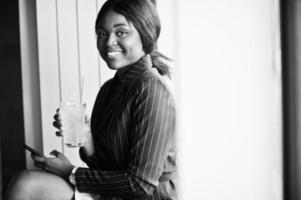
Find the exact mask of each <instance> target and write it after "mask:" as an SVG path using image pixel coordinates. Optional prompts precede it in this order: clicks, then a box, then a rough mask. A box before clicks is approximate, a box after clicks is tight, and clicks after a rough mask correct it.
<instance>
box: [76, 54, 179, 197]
mask: <svg viewBox="0 0 301 200" xmlns="http://www.w3.org/2000/svg"><path fill="white" fill-rule="evenodd" d="M175 120H176V119H175V103H174V98H173V95H172V94H171V92H170V90H169V89H168V87H167V85H166V84H165V82H164V79H163V78H162V77H161V75H160V74H159V73H158V72H157V70H156V69H155V68H153V67H152V63H151V59H150V55H146V56H144V57H142V58H141V59H140V60H139V61H138V62H137V63H136V64H134V65H133V66H131V67H129V69H128V70H127V71H126V72H125V73H124V74H123V75H122V77H118V74H117V73H116V75H115V77H114V78H113V79H111V80H109V81H108V82H106V83H105V84H104V85H103V86H102V88H101V89H100V91H99V94H98V96H97V99H96V101H95V105H94V108H93V112H92V118H91V130H92V136H93V139H94V145H95V153H94V154H93V155H92V156H90V157H85V156H84V154H83V152H81V150H80V156H81V158H82V160H83V161H85V162H86V163H87V165H88V166H89V168H78V169H77V171H76V173H75V182H76V187H77V189H78V190H79V191H81V192H88V193H96V194H100V195H101V196H103V197H104V198H109V199H176V188H175V174H176V162H175V160H176V158H175V156H176V155H175V154H176V151H175V150H176V149H175ZM113 197H115V198H113Z"/></svg>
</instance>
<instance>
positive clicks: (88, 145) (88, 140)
mask: <svg viewBox="0 0 301 200" xmlns="http://www.w3.org/2000/svg"><path fill="white" fill-rule="evenodd" d="M53 119H54V122H53V123H52V124H53V126H54V127H55V128H57V129H58V131H56V132H55V134H56V135H57V136H62V135H63V134H62V119H61V117H60V109H59V108H58V109H57V110H56V114H55V115H54V116H53ZM82 134H83V136H84V137H83V141H82V142H83V147H82V148H83V150H84V152H85V154H86V156H91V155H92V154H93V153H94V142H93V137H92V134H91V128H90V120H88V117H87V116H86V117H85V129H84V132H83V133H82Z"/></svg>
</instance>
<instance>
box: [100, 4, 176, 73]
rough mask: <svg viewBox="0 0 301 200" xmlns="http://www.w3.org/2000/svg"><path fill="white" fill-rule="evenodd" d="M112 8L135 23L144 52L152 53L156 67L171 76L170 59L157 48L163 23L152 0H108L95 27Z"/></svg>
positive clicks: (160, 71)
mask: <svg viewBox="0 0 301 200" xmlns="http://www.w3.org/2000/svg"><path fill="white" fill-rule="evenodd" d="M110 10H113V11H115V12H117V13H119V14H121V15H123V16H124V17H125V18H126V19H127V20H128V21H129V22H131V23H132V24H133V26H134V27H135V28H136V30H137V31H138V33H139V36H140V39H141V42H142V47H143V50H144V52H145V53H146V54H150V55H151V58H152V63H153V65H154V67H155V68H157V70H158V72H159V73H160V74H161V75H167V76H169V77H170V67H169V66H168V65H167V64H166V61H169V60H170V59H169V58H168V57H166V56H164V55H163V54H162V53H160V52H158V51H157V50H156V46H157V40H158V38H159V35H160V31H161V23H160V19H159V15H158V13H157V10H156V7H155V5H154V4H153V3H152V2H151V0H107V1H106V2H105V3H104V5H103V6H102V7H101V9H100V11H99V13H98V16H97V18H96V23H95V27H97V24H98V23H99V21H100V19H102V18H103V17H104V15H105V14H106V13H107V12H108V11H110Z"/></svg>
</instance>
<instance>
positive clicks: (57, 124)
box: [52, 121, 62, 129]
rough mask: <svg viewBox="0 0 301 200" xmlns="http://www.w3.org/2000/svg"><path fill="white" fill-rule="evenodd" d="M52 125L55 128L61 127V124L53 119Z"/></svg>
mask: <svg viewBox="0 0 301 200" xmlns="http://www.w3.org/2000/svg"><path fill="white" fill-rule="evenodd" d="M52 125H53V126H54V127H55V128H57V129H61V127H62V124H61V122H60V121H54V122H52Z"/></svg>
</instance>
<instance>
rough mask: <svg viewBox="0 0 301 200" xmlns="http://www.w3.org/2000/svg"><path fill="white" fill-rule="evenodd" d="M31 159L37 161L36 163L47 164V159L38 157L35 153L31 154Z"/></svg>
mask: <svg viewBox="0 0 301 200" xmlns="http://www.w3.org/2000/svg"><path fill="white" fill-rule="evenodd" d="M31 158H32V159H33V160H34V161H35V162H43V163H45V162H46V157H41V156H37V155H35V154H33V153H31Z"/></svg>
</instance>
